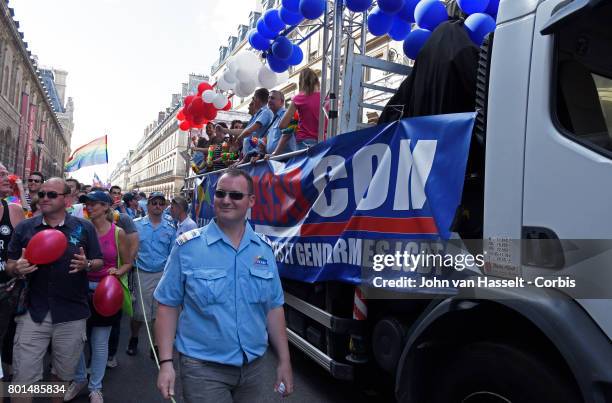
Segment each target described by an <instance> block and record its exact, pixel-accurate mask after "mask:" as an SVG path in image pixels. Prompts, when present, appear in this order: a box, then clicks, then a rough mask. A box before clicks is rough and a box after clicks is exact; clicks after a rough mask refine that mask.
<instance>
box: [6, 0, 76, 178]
mask: <svg viewBox="0 0 612 403" xmlns="http://www.w3.org/2000/svg"><path fill="white" fill-rule="evenodd" d="M23 38H24V35H23V33H22V32H20V31H19V22H18V21H16V20H15V19H14V12H13V10H12V9H11V8H9V7H8V5H7V2H6V1H0V160H1V161H2V162H3V163H4V164H5V165H6V167H7V169H8V170H9V171H11V172H13V173H15V174H17V175H18V176H20V177H22V178H25V177H27V176H28V175H29V174H30V172H31V171H35V170H38V171H42V172H43V174H44V175H45V176H61V175H62V173H63V170H64V161H65V160H66V156H67V155H68V153H69V152H70V149H69V144H70V143H69V140H68V139H67V138H66V136H65V134H64V131H63V128H62V126H61V124H60V121H59V118H58V116H57V113H58V111H57V110H56V109H55V108H54V107H53V105H52V102H51V99H50V95H49V89H48V88H47V87H46V86H45V85H44V83H43V75H42V73H41V71H40V70H39V69H38V67H37V62H36V60H35V58H34V57H33V56H32V54H31V52H30V51H29V50H28V49H27V43H26V42H25V41H24V40H23Z"/></svg>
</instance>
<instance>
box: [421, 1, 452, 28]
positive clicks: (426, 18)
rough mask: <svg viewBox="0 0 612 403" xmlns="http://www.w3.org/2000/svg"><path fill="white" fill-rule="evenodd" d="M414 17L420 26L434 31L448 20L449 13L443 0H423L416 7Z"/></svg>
mask: <svg viewBox="0 0 612 403" xmlns="http://www.w3.org/2000/svg"><path fill="white" fill-rule="evenodd" d="M414 19H415V20H416V23H417V24H418V26H419V27H421V28H425V29H428V30H430V31H433V30H434V29H436V27H437V26H438V25H440V24H442V23H443V22H444V21H446V20H448V14H447V13H446V7H445V6H444V3H442V2H441V1H438V0H422V1H421V2H420V3H419V4H417V6H416V7H415V9H414Z"/></svg>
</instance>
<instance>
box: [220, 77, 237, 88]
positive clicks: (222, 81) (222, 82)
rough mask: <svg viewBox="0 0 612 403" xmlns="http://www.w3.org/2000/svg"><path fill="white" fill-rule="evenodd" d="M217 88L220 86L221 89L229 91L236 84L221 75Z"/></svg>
mask: <svg viewBox="0 0 612 403" xmlns="http://www.w3.org/2000/svg"><path fill="white" fill-rule="evenodd" d="M217 88H219V89H220V90H221V91H229V90H231V89H232V88H234V84H230V83H228V82H227V81H225V78H224V77H223V76H221V78H219V79H218V80H217Z"/></svg>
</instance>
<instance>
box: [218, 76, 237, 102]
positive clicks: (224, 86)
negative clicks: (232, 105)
mask: <svg viewBox="0 0 612 403" xmlns="http://www.w3.org/2000/svg"><path fill="white" fill-rule="evenodd" d="M217 88H219V89H220V90H221V91H229V90H232V89H234V84H230V83H228V82H227V81H225V80H224V79H223V76H221V77H220V78H219V79H218V80H217ZM224 106H225V105H224Z"/></svg>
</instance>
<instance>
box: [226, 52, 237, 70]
mask: <svg viewBox="0 0 612 403" xmlns="http://www.w3.org/2000/svg"><path fill="white" fill-rule="evenodd" d="M238 67H239V64H238V60H237V58H236V56H230V57H229V58H228V59H227V68H228V70H229V71H231V72H232V73H236V70H238Z"/></svg>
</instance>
